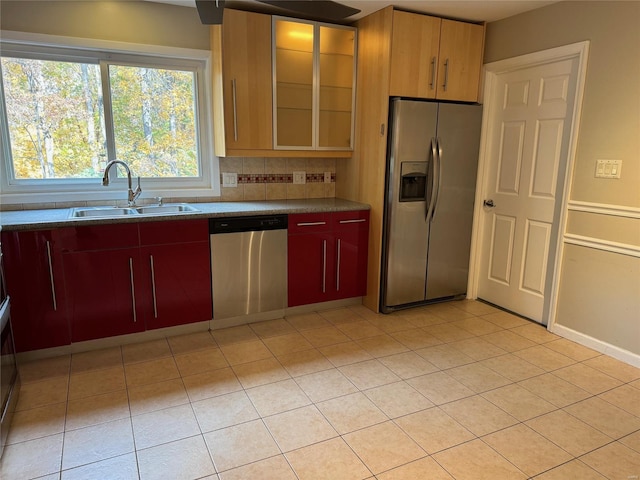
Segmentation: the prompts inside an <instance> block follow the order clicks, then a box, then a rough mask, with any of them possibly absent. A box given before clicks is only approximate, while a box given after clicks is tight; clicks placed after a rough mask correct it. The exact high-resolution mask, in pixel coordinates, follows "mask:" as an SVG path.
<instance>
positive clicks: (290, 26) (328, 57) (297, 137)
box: [273, 17, 356, 151]
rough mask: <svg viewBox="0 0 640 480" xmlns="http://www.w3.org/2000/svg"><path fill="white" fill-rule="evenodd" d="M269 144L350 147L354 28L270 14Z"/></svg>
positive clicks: (305, 147)
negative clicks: (271, 128)
mask: <svg viewBox="0 0 640 480" xmlns="http://www.w3.org/2000/svg"><path fill="white" fill-rule="evenodd" d="M273 31H274V43H273V58H274V64H273V68H274V74H273V78H274V91H273V94H274V108H273V112H274V125H275V130H274V148H275V149H282V150H291V149H300V150H314V151H319V150H321V151H332V150H333V151H341V150H342V151H350V150H351V149H352V146H353V119H354V99H355V96H354V95H355V51H356V30H355V29H354V28H351V27H343V26H338V25H329V24H324V23H319V22H311V21H305V20H293V19H289V18H282V17H274V19H273Z"/></svg>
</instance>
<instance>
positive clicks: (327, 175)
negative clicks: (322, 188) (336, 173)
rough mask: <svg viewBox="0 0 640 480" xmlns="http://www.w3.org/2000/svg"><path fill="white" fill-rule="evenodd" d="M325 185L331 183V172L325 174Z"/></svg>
mask: <svg viewBox="0 0 640 480" xmlns="http://www.w3.org/2000/svg"><path fill="white" fill-rule="evenodd" d="M324 183H331V172H324Z"/></svg>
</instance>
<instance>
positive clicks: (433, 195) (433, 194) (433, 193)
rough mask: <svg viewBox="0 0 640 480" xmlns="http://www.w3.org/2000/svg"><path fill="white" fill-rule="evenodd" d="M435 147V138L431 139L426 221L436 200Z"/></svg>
mask: <svg viewBox="0 0 640 480" xmlns="http://www.w3.org/2000/svg"><path fill="white" fill-rule="evenodd" d="M437 154H438V153H437V147H436V139H435V138H432V139H431V162H430V163H431V175H429V178H430V181H431V185H430V186H431V196H430V197H429V203H428V204H427V215H426V218H425V220H426V221H427V222H430V221H431V216H432V215H433V206H434V205H435V201H436V182H435V178H436V156H437Z"/></svg>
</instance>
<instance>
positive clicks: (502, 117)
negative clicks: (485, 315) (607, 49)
mask: <svg viewBox="0 0 640 480" xmlns="http://www.w3.org/2000/svg"><path fill="white" fill-rule="evenodd" d="M578 64H579V61H578V59H577V58H569V59H563V60H557V61H554V62H551V63H546V64H542V65H536V66H530V67H527V68H521V69H518V70H514V71H509V72H505V73H502V74H499V75H497V76H496V78H495V81H494V82H492V87H491V90H490V92H489V95H488V97H487V99H486V100H487V103H486V105H485V108H487V109H488V114H487V115H488V119H485V135H486V138H485V158H486V160H485V161H486V162H487V163H486V167H485V174H484V177H483V178H484V181H483V189H482V193H483V196H484V202H485V203H484V207H483V208H482V209H481V212H482V213H481V214H480V217H479V218H478V220H479V221H480V224H479V225H480V226H479V228H480V230H479V232H478V233H479V237H478V238H479V241H480V242H481V244H480V250H479V254H480V259H479V265H480V270H479V273H478V283H477V296H478V297H479V298H482V299H484V300H487V301H489V302H491V303H494V304H496V305H499V306H501V307H504V308H506V309H508V310H511V311H513V312H516V313H519V314H521V315H523V316H525V317H528V318H530V319H532V320H536V321H538V322H540V323H546V322H544V321H543V310H544V307H545V290H546V287H547V283H548V282H549V278H550V277H551V275H549V273H551V271H552V267H553V264H552V262H551V263H550V257H551V256H552V254H555V245H556V243H557V235H558V222H559V218H560V215H559V210H560V209H559V206H560V204H559V203H560V200H561V198H562V192H563V188H564V179H565V172H566V165H567V157H568V152H569V142H570V138H571V133H572V119H573V110H574V104H575V91H576V84H577V77H578ZM491 205H493V206H491Z"/></svg>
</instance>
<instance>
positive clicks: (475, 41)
mask: <svg viewBox="0 0 640 480" xmlns="http://www.w3.org/2000/svg"><path fill="white" fill-rule="evenodd" d="M483 49H484V27H483V26H482V25H474V24H472V23H464V22H457V21H454V20H444V19H443V20H442V25H441V27H440V55H439V60H440V65H439V68H438V89H437V91H438V93H437V95H436V97H437V98H438V99H440V100H461V101H465V102H475V101H477V100H478V88H479V86H480V70H481V68H482V55H483Z"/></svg>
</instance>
